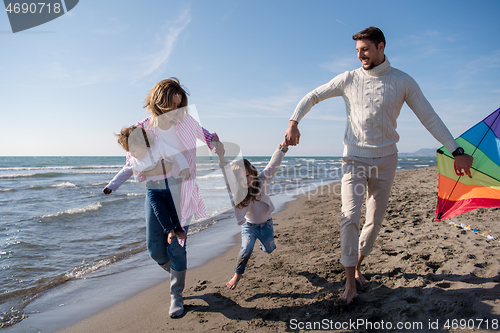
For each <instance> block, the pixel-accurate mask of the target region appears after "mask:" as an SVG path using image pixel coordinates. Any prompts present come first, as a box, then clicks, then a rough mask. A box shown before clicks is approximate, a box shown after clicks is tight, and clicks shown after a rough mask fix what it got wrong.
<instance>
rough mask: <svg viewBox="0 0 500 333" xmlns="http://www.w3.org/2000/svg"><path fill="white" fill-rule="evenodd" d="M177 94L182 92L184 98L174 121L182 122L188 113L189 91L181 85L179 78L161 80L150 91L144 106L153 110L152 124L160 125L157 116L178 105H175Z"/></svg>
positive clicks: (150, 110)
mask: <svg viewBox="0 0 500 333" xmlns="http://www.w3.org/2000/svg"><path fill="white" fill-rule="evenodd" d="M176 94H180V95H181V96H182V100H181V104H180V105H179V109H180V110H179V111H178V112H177V115H176V117H175V119H174V121H175V122H181V121H183V120H184V116H185V115H186V114H187V105H188V98H187V96H188V95H189V93H188V92H187V91H186V89H185V87H184V86H182V85H181V83H180V81H179V79H177V78H175V77H171V78H168V79H165V80H161V81H160V82H158V83H157V84H155V85H154V87H153V88H152V89H151V90H150V91H149V94H148V97H146V99H145V100H144V102H145V104H144V108H146V109H147V110H148V111H149V112H151V116H152V123H151V124H152V125H153V126H158V119H156V118H157V117H159V116H161V115H162V114H165V113H167V112H170V111H172V110H173V109H175V108H176V105H174V95H176ZM181 108H182V109H181Z"/></svg>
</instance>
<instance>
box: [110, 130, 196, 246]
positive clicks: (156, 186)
mask: <svg viewBox="0 0 500 333" xmlns="http://www.w3.org/2000/svg"><path fill="white" fill-rule="evenodd" d="M118 143H119V144H120V145H121V146H122V147H123V149H125V150H126V151H127V152H129V153H130V156H131V159H130V161H129V162H130V165H131V167H132V169H133V175H134V177H136V178H138V179H139V181H143V180H144V179H145V175H148V176H153V177H152V178H153V179H156V178H160V179H159V180H156V181H153V180H150V181H148V182H147V183H146V187H147V189H148V192H147V197H148V199H149V202H150V203H151V207H152V208H153V211H154V213H155V215H156V218H157V219H158V221H159V222H160V224H161V226H162V227H163V231H164V232H165V234H168V238H167V241H168V243H169V244H171V243H172V241H173V240H174V239H175V236H177V237H178V238H179V239H186V238H187V236H186V233H185V231H184V229H183V228H182V226H181V224H180V221H179V216H178V214H177V210H176V208H175V203H174V200H173V198H172V194H171V192H170V188H169V186H168V181H167V179H164V178H165V177H166V174H167V171H166V167H165V164H166V163H164V161H167V162H170V164H171V165H167V167H168V168H169V169H170V167H172V172H176V171H177V172H179V174H180V176H181V178H183V179H189V177H190V172H189V165H188V163H187V161H186V158H185V157H184V156H183V155H182V154H181V153H180V152H179V151H178V150H176V149H174V148H172V147H170V146H168V145H166V144H164V143H163V142H160V141H158V142H155V141H154V139H153V136H152V135H151V134H150V133H148V132H147V131H146V130H145V129H144V128H142V127H140V126H130V127H126V128H122V130H121V131H120V134H119V135H118ZM173 162H176V165H175V164H174V163H173ZM158 164H161V166H162V169H163V172H162V173H161V174H157V173H155V172H154V169H155V168H156V166H157V165H158ZM148 171H149V173H148ZM155 175H156V176H160V177H154V176H155ZM103 192H104V193H105V194H109V193H111V190H110V189H108V188H107V187H106V188H104V189H103Z"/></svg>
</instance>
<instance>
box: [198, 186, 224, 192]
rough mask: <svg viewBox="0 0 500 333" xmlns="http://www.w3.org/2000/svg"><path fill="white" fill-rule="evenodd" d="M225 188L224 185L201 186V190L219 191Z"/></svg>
mask: <svg viewBox="0 0 500 333" xmlns="http://www.w3.org/2000/svg"><path fill="white" fill-rule="evenodd" d="M225 189H227V187H225V186H216V187H209V188H202V190H204V191H221V190H225Z"/></svg>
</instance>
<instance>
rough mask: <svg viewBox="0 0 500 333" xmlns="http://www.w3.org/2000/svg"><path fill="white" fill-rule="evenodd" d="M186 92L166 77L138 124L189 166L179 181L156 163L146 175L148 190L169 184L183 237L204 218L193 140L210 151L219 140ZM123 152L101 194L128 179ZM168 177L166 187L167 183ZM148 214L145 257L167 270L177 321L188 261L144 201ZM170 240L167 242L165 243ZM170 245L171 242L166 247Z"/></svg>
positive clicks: (181, 245) (150, 97)
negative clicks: (192, 110) (192, 112)
mask: <svg viewBox="0 0 500 333" xmlns="http://www.w3.org/2000/svg"><path fill="white" fill-rule="evenodd" d="M187 95H188V94H187V92H186V91H185V89H184V88H183V87H182V86H181V84H180V82H179V80H178V79H176V78H169V79H166V80H162V81H160V82H158V83H157V84H156V85H155V86H154V87H153V88H152V89H151V91H150V92H149V94H148V97H147V98H146V100H145V102H146V104H145V105H144V107H145V108H146V109H147V110H148V111H149V112H150V113H151V115H150V116H149V117H147V118H146V119H144V120H142V121H140V122H138V123H137V124H136V125H137V126H141V127H142V128H144V129H145V130H147V131H150V132H152V133H153V135H154V136H155V139H156V140H157V141H163V142H165V143H166V144H168V145H170V146H171V147H173V148H175V149H176V150H178V151H180V152H181V153H182V154H183V155H184V157H185V158H186V160H187V162H188V164H189V171H190V174H191V176H190V177H189V179H187V180H182V178H181V177H176V174H177V175H178V170H174V169H173V170H167V169H166V168H165V167H164V165H162V164H161V162H160V163H158V165H157V167H156V168H155V169H154V170H152V171H148V172H145V173H144V174H143V176H145V177H147V180H148V182H147V184H148V186H162V182H164V185H163V186H169V185H168V184H170V190H171V194H172V197H173V198H174V202H176V208H177V211H178V215H179V216H180V217H181V225H182V226H183V227H184V229H185V231H186V233H187V228H188V224H189V223H188V222H189V221H190V219H191V218H192V217H193V216H194V218H195V219H200V218H202V217H205V216H206V206H205V202H204V200H203V198H202V196H201V192H200V188H199V187H198V184H197V183H196V140H197V139H198V140H201V141H202V142H204V143H206V144H207V145H208V147H209V148H210V149H212V148H213V147H214V143H215V142H218V141H219V140H218V137H217V134H215V133H210V132H209V131H207V130H206V129H204V128H203V127H201V125H200V124H199V123H198V122H197V121H196V120H195V119H194V118H193V117H191V116H190V115H189V114H188V108H187V105H188V100H187ZM129 160H130V155H129V154H127V164H126V165H125V166H124V167H123V168H122V170H121V171H120V172H119V173H118V174H117V175H116V176H115V177H114V178H113V179H112V180H111V182H110V183H109V184H108V185H107V186H106V187H105V188H104V189H103V192H104V193H105V194H109V193H111V192H112V191H116V189H118V187H119V186H120V185H121V184H123V183H124V182H125V181H126V180H127V179H128V178H130V176H131V175H132V168H131V166H130V163H129ZM167 178H168V183H167ZM145 212H146V243H147V248H148V252H149V255H150V256H151V258H152V259H153V260H155V261H156V262H157V263H158V264H159V265H160V266H161V267H162V268H163V269H165V270H166V271H168V272H170V296H171V304H170V310H169V314H170V317H171V318H177V317H180V316H182V315H183V314H184V306H183V302H182V292H183V290H184V284H185V280H186V269H187V258H186V243H185V240H181V239H177V241H172V240H173V239H175V234H169V235H166V234H165V233H164V232H163V228H162V226H161V225H160V223H159V222H158V220H157V218H156V216H155V214H154V211H153V209H152V207H151V204H150V202H149V200H147V199H146V203H145ZM167 237H171V239H167ZM169 241H170V242H171V244H169Z"/></svg>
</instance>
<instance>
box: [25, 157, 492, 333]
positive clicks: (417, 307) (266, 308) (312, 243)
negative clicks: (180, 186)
mask: <svg viewBox="0 0 500 333" xmlns="http://www.w3.org/2000/svg"><path fill="white" fill-rule="evenodd" d="M436 176H437V168H436V167H430V168H422V169H411V170H402V171H398V172H397V173H396V182H395V184H394V186H393V191H392V194H391V199H390V203H389V207H388V210H387V215H386V219H385V221H384V226H383V228H382V231H381V233H380V234H379V238H378V239H377V242H376V243H375V246H374V250H373V252H372V255H370V256H368V257H367V258H366V260H365V262H364V264H363V270H364V272H365V276H366V277H367V278H368V279H369V280H370V284H369V285H368V286H367V287H365V288H363V290H360V291H358V292H359V295H358V297H357V298H356V300H355V301H353V303H352V304H351V305H349V306H348V307H346V308H343V309H337V308H335V307H334V306H333V302H334V301H335V299H336V298H337V297H338V296H340V295H341V293H342V291H343V279H344V273H343V267H342V266H341V265H340V262H339V259H340V241H339V230H338V226H339V225H338V223H339V222H338V218H339V215H338V212H339V210H340V200H339V198H338V196H337V197H335V194H334V193H335V191H332V190H331V189H332V187H333V186H334V184H330V185H325V186H323V187H321V188H320V190H318V191H317V192H320V193H319V194H318V193H316V194H314V195H313V196H312V199H311V193H310V192H309V194H307V193H306V194H300V195H298V199H297V200H295V201H292V202H289V203H287V204H286V205H285V208H284V209H282V210H281V211H280V212H278V213H275V214H273V220H274V221H275V223H274V225H275V236H276V242H277V245H278V247H277V250H276V251H274V252H273V253H272V254H270V255H266V254H264V253H262V251H260V250H259V249H258V246H256V247H255V250H254V253H253V255H252V258H251V259H250V262H249V264H248V269H247V271H246V273H245V275H244V277H243V279H242V280H241V281H240V283H239V284H238V287H237V289H236V290H234V291H231V290H229V289H228V288H226V287H225V283H226V282H227V281H228V280H229V279H230V278H231V276H232V274H233V269H234V265H235V261H236V256H237V254H238V251H239V233H238V234H237V235H236V236H234V237H233V240H234V241H235V242H236V245H233V246H231V247H230V248H229V249H228V250H227V251H225V252H224V253H222V254H219V255H218V256H216V257H215V258H213V259H211V260H210V261H208V262H207V263H205V264H203V265H202V266H198V267H195V268H190V269H189V270H188V272H187V280H186V289H185V292H184V303H185V307H186V312H187V313H186V314H185V315H184V316H183V317H182V318H180V319H177V320H172V319H170V318H169V317H168V306H169V300H170V297H169V292H168V291H169V280H168V279H166V280H165V281H163V282H160V283H158V284H156V285H154V286H152V287H150V288H148V289H146V290H144V291H141V292H139V293H137V294H135V295H134V296H132V297H130V298H128V299H125V300H123V301H121V302H119V303H117V304H115V305H112V306H110V307H108V308H106V309H104V310H102V311H100V312H98V313H97V314H95V315H93V316H91V317H88V318H85V319H83V320H82V321H79V322H77V323H76V324H74V325H71V326H67V327H64V328H62V329H61V330H58V331H57V332H138V331H142V332H155V331H162V330H177V331H187V330H194V331H207V330H211V329H214V330H223V331H241V332H253V331H256V330H257V331H262V332H267V331H269V332H271V331H272V332H275V331H285V330H288V331H297V330H300V328H298V326H296V327H295V329H294V327H292V326H293V323H297V322H300V323H317V322H322V320H325V319H328V320H333V321H335V323H341V322H346V321H347V320H350V319H363V320H366V321H369V322H375V323H377V322H380V321H381V320H385V321H386V322H388V321H390V322H394V323H395V322H397V321H398V320H399V321H401V322H405V323H406V322H414V323H417V322H420V323H424V324H425V325H424V326H422V330H418V331H422V332H424V331H432V332H445V331H447V330H444V327H442V326H440V327H439V329H437V330H436V329H432V330H430V329H426V328H428V327H427V326H428V325H429V324H430V323H431V321H432V323H434V322H435V321H436V320H437V321H442V322H441V324H444V321H443V320H444V319H446V318H449V319H454V318H457V319H458V318H465V319H472V318H479V317H481V318H484V319H488V320H490V321H493V320H499V319H500V298H499V296H498V295H500V287H499V283H498V282H500V276H499V273H498V272H499V270H500V265H499V262H498V260H497V259H496V258H495V254H496V253H498V252H499V251H500V243H498V242H493V241H489V240H487V239H486V237H482V236H480V235H476V234H473V233H472V232H466V231H465V230H464V231H460V230H458V229H456V228H452V227H450V226H449V224H448V221H443V222H436V221H435V220H434V219H433V216H434V215H433V213H434V211H433V209H435V199H436V195H435V192H436V191H437V179H436V178H437V177H436ZM415 184H419V186H415ZM273 201H274V200H273ZM473 219H475V220H478V219H479V220H481V221H478V222H477V224H479V223H481V225H482V226H483V228H482V229H483V230H486V229H488V230H489V229H490V228H492V229H493V230H491V231H490V233H492V234H494V229H495V227H496V230H498V231H500V225H498V221H500V209H499V208H492V209H481V210H476V211H472V212H469V213H465V214H463V215H460V216H458V217H456V218H453V219H451V220H453V221H456V222H457V223H458V224H460V223H467V222H470V221H471V220H473ZM363 223H364V219H363V218H362V220H361V224H363ZM497 234H500V233H499V232H497ZM188 251H189V246H188ZM294 320H296V321H294ZM21 323H22V322H21ZM304 327H305V326H304ZM330 328H331V327H330ZM482 328H484V327H482ZM336 329H337V328H334V329H333V330H336ZM341 331H342V330H341Z"/></svg>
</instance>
